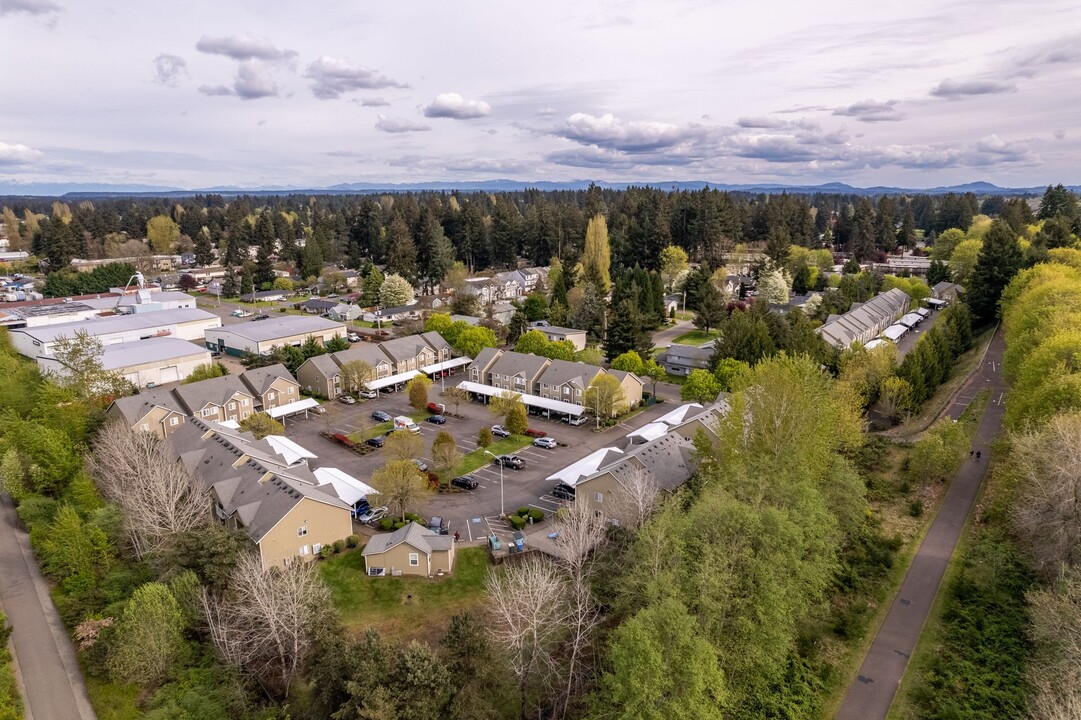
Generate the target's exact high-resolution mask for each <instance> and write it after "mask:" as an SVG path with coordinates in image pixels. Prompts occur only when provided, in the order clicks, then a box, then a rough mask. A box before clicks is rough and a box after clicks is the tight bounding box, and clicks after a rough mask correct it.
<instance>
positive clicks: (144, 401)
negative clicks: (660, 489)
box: [112, 388, 187, 425]
mask: <svg viewBox="0 0 1081 720" xmlns="http://www.w3.org/2000/svg"><path fill="white" fill-rule="evenodd" d="M112 407H115V408H116V409H117V410H118V411H119V412H120V415H121V417H123V418H124V419H125V420H126V421H127V422H128V424H129V425H134V424H135V423H136V422H137V421H138V420H140V419H141V418H143V417H145V416H146V414H147V413H148V412H150V411H151V410H152V409H154V408H155V407H163V408H167V409H169V410H172V411H173V412H178V413H181V414H184V415H186V414H187V413H186V412H185V410H184V408H183V407H182V406H181V405H180V403H179V402H177V400H176V398H175V397H173V393H172V392H171V391H169V390H166V389H164V388H157V389H154V390H144V391H142V392H140V393H139V394H138V395H132V396H130V397H122V398H117V399H116V400H114V401H113V405H112Z"/></svg>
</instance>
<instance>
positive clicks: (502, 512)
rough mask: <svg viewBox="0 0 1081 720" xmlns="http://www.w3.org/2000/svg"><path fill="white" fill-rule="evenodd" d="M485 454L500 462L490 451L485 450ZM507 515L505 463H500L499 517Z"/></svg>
mask: <svg viewBox="0 0 1081 720" xmlns="http://www.w3.org/2000/svg"><path fill="white" fill-rule="evenodd" d="M484 453H485V454H486V455H491V456H492V457H493V458H495V459H496V460H499V458H498V457H496V455H495V454H493V453H492V452H490V451H488V450H485V451H484ZM506 514H507V513H506V512H505V511H504V510H503V463H502V462H499V515H500V517H503V516H505V515H506Z"/></svg>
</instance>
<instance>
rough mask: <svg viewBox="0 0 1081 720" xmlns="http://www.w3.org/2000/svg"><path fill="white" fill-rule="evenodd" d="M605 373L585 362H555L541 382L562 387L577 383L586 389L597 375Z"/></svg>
mask: <svg viewBox="0 0 1081 720" xmlns="http://www.w3.org/2000/svg"><path fill="white" fill-rule="evenodd" d="M600 372H603V370H601V369H600V368H599V367H597V366H596V365H588V364H586V363H584V362H570V361H569V360H553V361H552V364H551V365H549V366H548V367H547V368H546V369H545V371H544V372H543V373H542V374H541V376H540V380H539V381H540V382H542V383H548V384H549V385H562V384H564V383H568V382H574V383H577V384H578V385H580V386H581V387H582V389H585V388H587V387H589V383H591V382H593V378H595V377H596V376H597V373H600Z"/></svg>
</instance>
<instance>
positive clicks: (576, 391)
mask: <svg viewBox="0 0 1081 720" xmlns="http://www.w3.org/2000/svg"><path fill="white" fill-rule="evenodd" d="M574 394H575V395H577V396H578V397H582V391H581V390H575V391H574Z"/></svg>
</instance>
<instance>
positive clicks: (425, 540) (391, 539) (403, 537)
mask: <svg viewBox="0 0 1081 720" xmlns="http://www.w3.org/2000/svg"><path fill="white" fill-rule="evenodd" d="M452 542H453V540H452V539H451V538H450V537H447V536H446V535H437V534H436V533H434V532H432V531H431V530H429V529H428V528H426V527H422V526H420V525H418V524H417V523H415V522H411V523H409V524H408V525H404V526H403V527H400V528H398V529H397V530H395V531H394V532H392V533H383V534H382V535H373V536H372V539H371V540H369V541H368V544H367V545H365V546H364V551H363V552H362V553H361V554H362V555H379V554H381V553H385V552H386V551H387V550H390V549H392V548H394V547H397V546H398V545H401V544H402V543H406V544H408V545H412V546H413V547H415V548H416V549H417V550H420V551H421V552H423V553H425V554H427V555H431V554H432V552H434V551H436V550H450V547H451V543H452Z"/></svg>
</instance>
